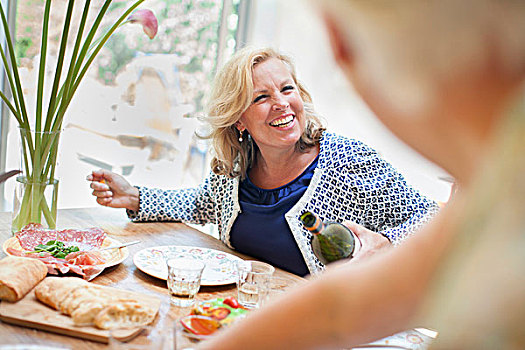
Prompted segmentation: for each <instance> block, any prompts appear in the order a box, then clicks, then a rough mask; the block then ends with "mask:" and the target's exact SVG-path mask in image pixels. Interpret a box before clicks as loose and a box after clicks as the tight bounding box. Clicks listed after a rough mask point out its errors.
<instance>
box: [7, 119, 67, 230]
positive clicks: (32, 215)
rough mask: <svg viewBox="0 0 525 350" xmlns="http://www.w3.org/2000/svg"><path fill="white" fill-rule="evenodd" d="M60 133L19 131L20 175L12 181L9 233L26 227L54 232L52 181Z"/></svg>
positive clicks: (55, 185)
mask: <svg viewBox="0 0 525 350" xmlns="http://www.w3.org/2000/svg"><path fill="white" fill-rule="evenodd" d="M59 138H60V131H49V132H35V131H32V130H27V129H23V128H20V158H21V169H22V174H21V175H20V176H18V177H17V178H16V183H15V195H14V203H13V220H12V224H11V231H12V232H13V233H15V232H18V231H20V229H22V228H23V227H24V226H25V225H27V224H29V223H35V224H41V225H43V226H44V227H46V228H52V229H54V228H56V219H57V200H58V184H59V181H58V180H57V179H56V178H55V177H54V175H55V168H56V164H57V153H58V151H57V149H58V141H59Z"/></svg>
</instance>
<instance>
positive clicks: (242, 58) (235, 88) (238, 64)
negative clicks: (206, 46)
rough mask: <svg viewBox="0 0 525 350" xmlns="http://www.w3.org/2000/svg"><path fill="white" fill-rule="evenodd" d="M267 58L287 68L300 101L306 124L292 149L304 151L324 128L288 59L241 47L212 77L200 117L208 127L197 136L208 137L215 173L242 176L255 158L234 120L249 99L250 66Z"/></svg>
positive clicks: (254, 149)
mask: <svg viewBox="0 0 525 350" xmlns="http://www.w3.org/2000/svg"><path fill="white" fill-rule="evenodd" d="M270 58H277V59H279V60H281V61H282V62H283V63H284V64H285V65H286V66H287V67H288V69H289V70H290V74H291V75H292V78H293V80H294V82H295V84H296V85H297V88H298V91H299V94H300V96H301V98H302V100H303V102H304V111H305V118H306V127H305V130H304V132H303V135H302V136H301V138H300V139H299V141H298V142H297V144H296V150H297V151H299V152H306V150H307V149H308V148H310V147H313V146H315V145H317V144H318V143H319V139H320V138H321V134H322V132H323V131H324V130H325V128H324V126H323V123H322V121H321V118H320V116H319V115H318V114H317V113H316V112H315V110H314V108H313V104H312V98H311V96H310V93H309V92H308V91H307V90H306V88H305V87H304V85H302V84H301V83H300V82H299V81H298V80H297V77H296V73H295V68H294V65H293V63H292V60H291V59H290V58H289V57H287V56H285V55H282V54H280V53H278V52H277V51H275V50H273V49H271V48H262V49H254V48H249V47H248V48H244V49H242V50H239V51H238V52H236V53H235V54H234V55H233V56H232V58H231V59H230V60H229V61H228V62H227V63H226V64H225V65H224V66H223V67H222V68H221V69H220V71H219V72H218V73H217V75H216V76H215V79H214V82H213V85H212V89H211V93H210V98H209V100H210V102H209V103H208V107H207V113H206V116H204V117H202V118H201V119H202V120H203V121H204V122H206V123H207V124H208V125H209V127H210V130H209V133H208V134H207V135H204V136H203V135H200V136H201V137H203V138H207V139H211V140H212V145H213V150H214V152H215V154H214V157H213V159H212V161H211V169H212V171H213V172H214V173H215V174H219V175H226V176H229V177H237V176H239V175H240V176H241V178H244V177H245V176H246V172H247V171H248V169H249V168H250V166H251V165H252V164H253V162H254V160H255V157H256V154H257V145H256V144H255V142H253V140H252V138H251V137H250V136H249V135H248V136H246V135H245V136H244V137H245V140H244V141H243V142H240V141H239V131H238V130H237V128H236V127H235V123H236V122H237V121H239V119H240V118H241V115H242V114H243V113H244V111H246V109H247V108H248V107H249V106H250V104H251V102H252V95H253V69H254V67H255V66H256V65H257V64H259V63H261V62H264V61H266V60H268V59H270Z"/></svg>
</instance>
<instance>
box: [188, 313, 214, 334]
mask: <svg viewBox="0 0 525 350" xmlns="http://www.w3.org/2000/svg"><path fill="white" fill-rule="evenodd" d="M180 322H181V323H182V325H183V326H184V328H186V329H187V330H188V331H190V332H191V333H193V334H196V335H210V334H212V333H214V332H215V331H216V330H217V329H219V328H220V326H221V324H220V323H219V321H217V320H215V319H213V318H211V317H207V316H187V317H184V318H183V319H182V320H181V321H180Z"/></svg>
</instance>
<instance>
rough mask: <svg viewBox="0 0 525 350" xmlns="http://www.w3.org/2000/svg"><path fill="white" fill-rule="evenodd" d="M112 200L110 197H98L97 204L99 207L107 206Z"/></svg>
mask: <svg viewBox="0 0 525 350" xmlns="http://www.w3.org/2000/svg"><path fill="white" fill-rule="evenodd" d="M112 199H113V198H112V197H108V198H100V197H98V198H97V203H98V204H100V205H108V204H109V203H111V200H112Z"/></svg>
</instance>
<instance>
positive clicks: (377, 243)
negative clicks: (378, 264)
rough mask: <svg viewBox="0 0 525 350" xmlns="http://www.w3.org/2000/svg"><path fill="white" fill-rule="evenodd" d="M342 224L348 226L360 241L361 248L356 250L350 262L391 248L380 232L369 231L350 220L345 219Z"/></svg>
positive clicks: (355, 261) (361, 259) (358, 260)
mask: <svg viewBox="0 0 525 350" xmlns="http://www.w3.org/2000/svg"><path fill="white" fill-rule="evenodd" d="M343 224H344V225H345V226H346V227H348V228H349V229H350V230H351V231H352V232H353V233H354V234H355V235H356V236H357V239H359V241H360V242H361V249H359V250H358V251H356V252H355V253H354V255H353V258H352V259H351V260H350V262H352V263H357V262H360V261H363V260H365V259H367V258H369V257H370V256H372V255H374V254H377V253H382V252H384V251H386V250H389V249H390V248H392V243H390V241H389V240H388V238H386V237H385V236H383V235H382V234H380V233H377V232H374V231H371V230H369V229H367V228H366V227H364V226H361V225H359V224H356V223H355V222H352V221H345V222H343Z"/></svg>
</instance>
